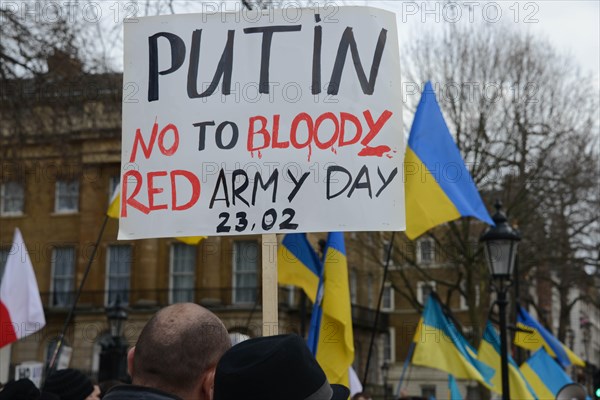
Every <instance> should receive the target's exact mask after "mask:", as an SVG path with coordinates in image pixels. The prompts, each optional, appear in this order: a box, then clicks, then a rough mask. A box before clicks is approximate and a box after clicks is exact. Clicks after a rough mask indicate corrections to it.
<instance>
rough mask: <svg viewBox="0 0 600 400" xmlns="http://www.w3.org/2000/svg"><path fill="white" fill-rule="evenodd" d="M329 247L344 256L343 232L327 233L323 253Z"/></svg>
mask: <svg viewBox="0 0 600 400" xmlns="http://www.w3.org/2000/svg"><path fill="white" fill-rule="evenodd" d="M330 247H331V248H334V249H336V250H337V251H339V252H340V253H342V254H343V255H344V256H346V246H345V245H344V232H330V233H329V235H328V236H327V249H325V254H327V252H328V250H329V248H330ZM326 259H327V258H326Z"/></svg>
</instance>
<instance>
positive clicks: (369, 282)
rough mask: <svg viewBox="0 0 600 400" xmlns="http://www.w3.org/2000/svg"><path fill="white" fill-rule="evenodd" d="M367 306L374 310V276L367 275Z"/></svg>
mask: <svg viewBox="0 0 600 400" xmlns="http://www.w3.org/2000/svg"><path fill="white" fill-rule="evenodd" d="M367 305H368V307H369V308H373V275H371V274H369V275H367Z"/></svg>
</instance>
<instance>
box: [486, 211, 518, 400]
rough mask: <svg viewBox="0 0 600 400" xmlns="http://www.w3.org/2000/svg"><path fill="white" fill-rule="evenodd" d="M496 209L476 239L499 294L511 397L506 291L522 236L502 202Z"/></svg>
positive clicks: (505, 389) (505, 392) (506, 392)
mask: <svg viewBox="0 0 600 400" xmlns="http://www.w3.org/2000/svg"><path fill="white" fill-rule="evenodd" d="M494 207H495V208H496V213H495V214H494V215H493V216H492V219H493V220H494V223H495V224H496V226H492V227H489V228H488V229H487V230H486V231H485V232H484V233H483V235H481V237H480V238H479V241H480V242H482V243H483V245H484V251H485V259H486V261H487V264H488V268H489V270H490V275H491V277H492V287H493V288H495V290H496V292H497V294H498V296H497V299H496V304H498V313H499V316H500V356H501V360H502V363H501V374H502V375H501V376H502V399H503V400H508V399H510V386H509V382H508V343H507V340H506V334H507V328H506V306H507V305H508V301H507V299H506V293H507V292H508V288H509V287H510V283H511V277H512V273H513V268H514V266H515V257H516V255H517V247H518V243H519V241H520V240H521V235H520V234H519V232H518V231H517V230H516V229H514V228H513V227H512V226H510V225H509V224H508V220H507V218H506V214H504V212H502V203H501V202H500V201H496V204H494Z"/></svg>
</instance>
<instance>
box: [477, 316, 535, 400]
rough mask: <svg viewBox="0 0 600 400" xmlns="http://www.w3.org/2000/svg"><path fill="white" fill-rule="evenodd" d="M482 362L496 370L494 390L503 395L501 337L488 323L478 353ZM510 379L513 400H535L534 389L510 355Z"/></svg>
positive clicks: (493, 382)
mask: <svg viewBox="0 0 600 400" xmlns="http://www.w3.org/2000/svg"><path fill="white" fill-rule="evenodd" d="M477 354H478V358H479V360H480V361H481V362H483V363H485V364H487V365H489V366H490V367H492V368H494V369H495V370H496V373H495V374H494V376H493V378H492V385H493V386H492V390H493V391H494V392H496V393H499V394H502V374H501V373H500V371H501V365H500V364H501V361H500V337H499V336H498V333H497V332H496V329H494V327H493V326H492V324H490V322H489V321H488V322H487V324H486V326H485V331H484V332H483V339H482V340H481V343H480V345H479V351H478V352H477ZM508 378H509V383H510V397H509V398H511V399H535V398H536V397H535V395H534V392H533V389H532V388H531V387H530V386H529V385H528V384H527V381H526V380H525V377H524V376H523V374H522V373H521V370H519V366H518V365H517V363H515V361H514V360H513V358H512V357H511V356H510V354H509V355H508Z"/></svg>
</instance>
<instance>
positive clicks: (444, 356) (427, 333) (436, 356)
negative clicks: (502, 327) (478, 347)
mask: <svg viewBox="0 0 600 400" xmlns="http://www.w3.org/2000/svg"><path fill="white" fill-rule="evenodd" d="M413 341H414V342H415V343H416V347H415V352H414V354H413V358H412V363H413V364H415V365H422V366H424V367H430V368H435V369H439V370H442V371H445V372H447V373H449V374H452V375H454V376H455V377H456V378H462V379H474V380H477V381H479V382H481V383H482V384H484V385H485V386H487V387H488V388H489V387H491V385H492V384H491V378H492V376H493V375H494V370H493V369H492V368H490V367H489V366H487V365H485V364H484V363H482V362H481V361H479V360H478V359H477V357H476V352H475V349H473V348H472V347H471V345H470V344H469V343H468V342H467V341H466V339H465V338H464V337H463V336H462V335H461V334H460V333H459V332H458V330H457V329H456V326H454V324H452V323H451V322H450V321H449V320H448V318H447V317H446V316H445V315H444V313H443V311H442V307H441V305H440V303H439V302H438V300H437V299H436V296H435V295H434V294H433V295H431V296H429V299H428V300H427V304H426V305H425V310H423V315H422V316H421V320H420V321H419V325H418V326H417V332H416V333H415V337H414V339H413Z"/></svg>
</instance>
